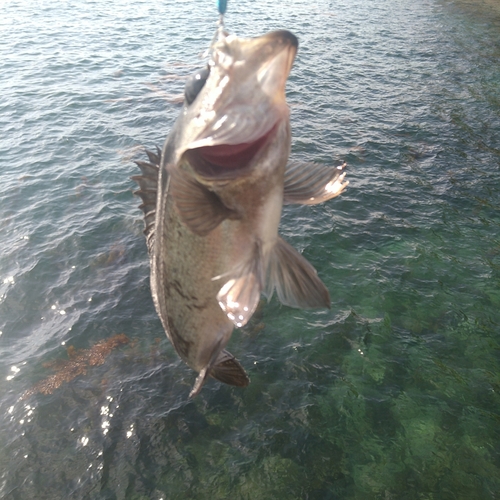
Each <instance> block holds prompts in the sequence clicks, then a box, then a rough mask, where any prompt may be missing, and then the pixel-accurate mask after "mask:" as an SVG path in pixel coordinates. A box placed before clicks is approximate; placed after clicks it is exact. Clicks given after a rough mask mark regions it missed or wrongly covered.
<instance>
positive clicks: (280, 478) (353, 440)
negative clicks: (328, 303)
mask: <svg viewBox="0 0 500 500" xmlns="http://www.w3.org/2000/svg"><path fill="white" fill-rule="evenodd" d="M0 14H1V15H0V33H1V36H2V42H1V45H0V95H1V99H0V117H1V120H2V125H1V126H2V133H1V134H0V151H1V154H0V161H1V169H0V176H1V177H0V179H1V182H0V213H1V215H2V216H1V218H0V240H1V242H2V248H1V250H0V380H1V381H2V382H1V385H0V498H8V499H22V500H25V499H31V498H33V499H35V498H36V499H37V500H42V499H47V500H49V499H50V500H54V499H58V498H61V499H68V498H71V499H125V498H126V499H134V500H135V499H154V500H158V499H160V498H163V499H175V498H179V499H180V498H182V499H183V498H193V499H206V498H221V499H222V498H235V499H252V500H253V499H271V498H272V499H274V498H287V499H295V498H296V499H302V498H308V499H340V500H344V499H379V498H380V499H398V500H399V499H450V500H451V499H453V500H456V499H467V500H474V499H478V500H484V499H496V498H499V493H498V492H499V491H500V460H499V459H500V456H499V445H500V441H499V433H500V417H499V415H500V408H499V391H500V376H499V370H498V367H499V331H500V325H499V323H500V313H499V308H500V287H499V269H500V267H499V266H500V259H499V255H500V242H499V221H500V217H499V206H500V196H499V186H500V174H499V164H500V161H499V160H500V140H499V133H500V118H499V116H500V113H499V112H500V97H499V96H500V66H499V65H498V60H499V56H500V29H499V28H500V14H499V11H498V8H497V7H496V6H495V3H494V2H488V1H484V2H481V1H477V2H470V1H466V0H463V1H457V2H450V1H438V0H416V1H415V0H412V1H410V0H408V1H406V0H403V1H402V2H392V1H389V0H386V1H384V0H381V1H379V2H363V1H360V0H339V1H331V2H328V1H325V0H320V1H319V2H315V3H308V2H300V1H298V0H292V1H290V2H288V3H287V4H286V8H282V5H281V4H279V3H276V2H270V1H268V0H262V1H260V2H251V1H249V0H241V1H240V0H238V1H237V0H234V1H233V2H229V12H228V15H227V20H226V24H227V27H228V29H229V30H230V31H231V32H233V33H237V34H239V35H245V36H251V35H257V34H261V33H263V32H265V31H268V30H271V29H277V28H286V29H289V30H291V31H293V32H294V33H295V34H296V35H297V36H298V38H299V40H300V44H301V45H300V50H299V55H298V58H297V61H296V64H295V67H294V69H293V72H292V76H291V78H290V82H289V85H288V98H289V101H290V104H291V109H292V123H293V132H294V143H293V152H292V155H293V157H294V158H301V159H308V160H315V161H320V162H327V163H332V164H333V163H337V162H340V161H343V160H345V161H347V162H348V164H349V169H350V170H349V179H350V182H351V184H350V187H349V189H348V191H347V192H346V193H345V194H343V195H342V196H341V197H340V198H339V199H335V200H333V201H331V202H329V203H327V204H325V205H323V206H318V207H292V208H290V207H289V208H287V209H286V210H285V212H284V216H283V223H282V233H283V235H284V237H285V238H286V239H287V240H289V241H290V242H291V243H292V244H293V245H294V246H295V247H297V248H299V249H300V250H301V251H303V253H304V255H305V256H306V257H307V258H308V259H309V260H310V261H311V262H312V263H313V264H314V265H315V267H316V268H317V269H318V272H319V275H320V276H321V277H322V279H323V280H324V281H325V283H326V284H327V286H328V288H329V289H330V292H331V296H332V308H331V310H329V311H309V312H307V311H300V310H292V309H289V308H286V307H282V306H280V305H279V304H278V303H277V302H276V300H275V299H273V300H272V301H271V303H270V304H263V306H262V308H260V309H259V310H258V312H257V314H256V316H255V317H254V319H253V320H252V322H251V324H250V325H249V326H247V327H246V328H245V329H243V330H242V331H237V332H235V335H234V336H233V339H232V340H231V343H230V350H231V352H233V353H234V354H235V355H236V356H237V357H238V358H239V359H240V360H241V361H242V363H243V365H244V366H245V368H246V369H247V370H248V371H249V374H250V376H251V379H252V382H251V385H250V387H249V388H248V389H245V390H240V389H235V388H230V387H227V386H223V385H221V384H219V383H216V382H215V381H211V382H209V383H208V384H207V386H206V387H205V388H204V389H203V391H202V393H201V395H200V396H199V397H197V398H196V399H195V400H193V401H188V400H187V395H188V393H189V390H190V387H191V385H192V383H193V381H194V378H195V374H194V373H193V372H192V371H191V370H189V369H188V368H187V367H185V366H184V365H183V364H182V363H181V362H180V361H179V360H178V358H177V356H176V355H175V353H174V351H173V349H172V347H171V346H170V345H169V343H168V342H167V340H166V338H165V336H164V334H163V332H162V328H161V325H160V322H159V320H158V319H157V316H156V314H155V312H154V309H153V305H152V302H151V298H150V292H149V281H148V261H147V256H146V248H145V244H144V241H143V236H142V234H141V233H142V226H143V223H142V220H141V212H140V211H139V210H138V209H137V205H138V203H139V201H138V200H137V199H134V197H133V196H132V190H133V189H134V186H133V183H132V181H130V179H129V176H131V175H134V174H137V173H138V169H136V167H135V166H134V165H133V163H132V162H131V158H138V157H140V155H141V153H140V149H141V148H142V147H144V146H147V147H153V146H154V145H157V144H158V145H161V144H162V143H163V141H164V139H165V136H166V135H167V132H168V130H169V128H170V127H171V125H172V123H173V121H174V120H175V117H176V116H177V114H178V113H179V110H180V108H179V104H178V98H179V95H180V94H181V93H182V88H183V80H184V78H185V77H186V75H189V74H190V73H192V72H193V70H194V69H195V68H197V67H199V65H200V59H199V58H198V55H199V54H200V52H202V51H203V50H204V49H205V48H206V46H207V44H208V43H209V41H210V40H211V37H212V35H213V31H214V21H215V19H216V15H215V5H212V2H203V3H202V2H195V1H185V2H155V1H151V0H150V1H147V2H146V1H138V0H132V1H124V0H122V1H119V0H116V1H111V2H81V1H69V2H60V1H52V2H34V1H29V0H25V1H23V0H20V1H17V2H14V1H4V2H2V3H1V5H0ZM23 395H24V397H23Z"/></svg>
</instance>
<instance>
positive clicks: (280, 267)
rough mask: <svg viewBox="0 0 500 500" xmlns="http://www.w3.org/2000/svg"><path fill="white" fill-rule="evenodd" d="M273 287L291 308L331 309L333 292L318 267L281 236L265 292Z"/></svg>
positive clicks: (280, 298) (270, 262)
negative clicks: (327, 286)
mask: <svg viewBox="0 0 500 500" xmlns="http://www.w3.org/2000/svg"><path fill="white" fill-rule="evenodd" d="M274 289H276V293H277V295H278V299H279V300H280V302H281V303H282V304H285V305H287V306H290V307H300V308H305V309H308V308H315V307H326V308H330V294H329V293H328V290H327V288H326V287H325V285H324V284H323V282H322V281H321V280H320V279H319V278H318V274H317V272H316V269H314V267H313V266H312V265H311V264H310V263H309V262H308V261H307V260H306V259H305V258H304V257H303V256H302V255H300V254H299V252H297V250H295V248H293V247H292V246H291V245H289V244H288V243H287V242H286V241H284V240H283V239H281V238H278V241H277V242H276V244H275V246H274V249H273V251H272V252H271V255H270V259H269V266H268V280H267V283H266V291H265V293H266V295H267V297H268V298H271V296H272V294H273V291H274Z"/></svg>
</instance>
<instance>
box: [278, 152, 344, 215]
mask: <svg viewBox="0 0 500 500" xmlns="http://www.w3.org/2000/svg"><path fill="white" fill-rule="evenodd" d="M346 167H347V164H346V163H344V164H343V165H340V166H338V167H329V166H327V165H323V164H321V163H313V162H298V161H293V162H290V163H289V164H288V165H287V167H286V171H285V188H284V199H283V203H285V204H299V205H316V204H318V203H322V202H324V201H327V200H330V199H332V198H335V197H336V196H338V195H339V194H341V193H342V192H343V191H344V190H345V188H346V187H347V185H348V184H349V181H344V177H345V175H346V173H345V169H346Z"/></svg>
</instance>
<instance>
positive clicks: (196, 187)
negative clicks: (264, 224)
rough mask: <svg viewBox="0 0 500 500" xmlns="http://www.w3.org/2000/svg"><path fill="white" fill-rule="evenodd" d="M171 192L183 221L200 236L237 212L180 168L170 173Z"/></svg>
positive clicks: (233, 216)
mask: <svg viewBox="0 0 500 500" xmlns="http://www.w3.org/2000/svg"><path fill="white" fill-rule="evenodd" d="M169 192H170V194H171V195H172V197H173V199H174V201H175V206H176V208H177V212H178V214H179V217H180V218H181V220H182V222H183V223H184V224H185V225H186V226H187V227H188V228H189V229H190V230H191V231H192V232H193V233H195V234H197V235H198V236H206V235H207V234H209V233H210V232H212V231H213V230H214V229H215V228H216V227H217V226H218V225H219V224H220V223H221V222H222V221H223V220H225V219H228V218H232V219H234V218H235V213H234V211H233V210H231V209H230V208H228V207H226V205H224V203H222V201H221V199H220V198H219V197H218V196H217V195H216V194H215V193H214V192H212V191H210V190H209V189H208V188H206V187H205V186H203V185H202V184H200V183H199V182H197V181H196V180H195V179H193V178H192V177H190V176H189V175H188V174H187V173H185V172H184V171H182V170H181V169H179V168H175V169H172V171H171V173H170V190H169Z"/></svg>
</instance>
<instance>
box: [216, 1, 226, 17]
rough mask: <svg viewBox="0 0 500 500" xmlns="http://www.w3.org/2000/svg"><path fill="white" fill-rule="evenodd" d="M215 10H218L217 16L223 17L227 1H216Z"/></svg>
mask: <svg viewBox="0 0 500 500" xmlns="http://www.w3.org/2000/svg"><path fill="white" fill-rule="evenodd" d="M217 9H218V10H219V14H220V15H221V16H223V15H224V14H225V13H226V9H227V0H217Z"/></svg>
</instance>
